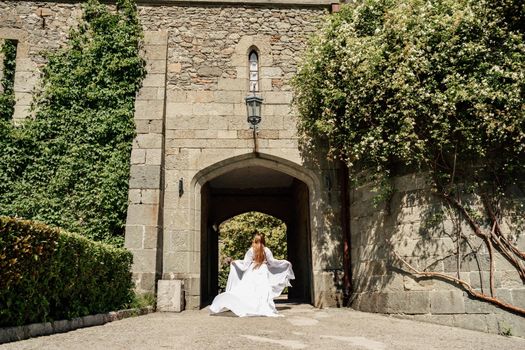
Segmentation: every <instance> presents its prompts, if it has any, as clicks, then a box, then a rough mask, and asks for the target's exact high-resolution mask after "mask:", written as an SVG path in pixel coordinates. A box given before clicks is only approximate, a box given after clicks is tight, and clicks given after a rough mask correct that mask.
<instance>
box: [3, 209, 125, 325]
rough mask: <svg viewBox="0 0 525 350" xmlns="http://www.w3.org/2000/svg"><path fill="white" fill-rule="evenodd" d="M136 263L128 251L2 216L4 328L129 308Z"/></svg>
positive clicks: (34, 223) (31, 222)
mask: <svg viewBox="0 0 525 350" xmlns="http://www.w3.org/2000/svg"><path fill="white" fill-rule="evenodd" d="M131 263H132V255H131V253H130V252H128V251H127V250H124V249H121V248H115V247H113V246H110V245H107V244H104V243H100V242H94V241H91V240H89V239H87V238H85V237H82V236H80V235H77V234H72V233H67V232H63V231H60V230H58V229H56V228H51V227H49V226H46V225H44V224H40V223H36V222H33V221H26V220H19V219H14V218H8V217H0V326H4V327H5V326H14V325H22V324H28V323H34V322H42V321H48V320H59V319H66V318H73V317H78V316H85V315H88V314H96V313H101V312H107V311H111V310H117V309H120V308H122V307H125V306H126V305H127V304H129V303H130V302H131V300H132V296H133V283H132V280H131V272H130V270H131Z"/></svg>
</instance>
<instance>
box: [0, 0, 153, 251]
mask: <svg viewBox="0 0 525 350" xmlns="http://www.w3.org/2000/svg"><path fill="white" fill-rule="evenodd" d="M117 5H118V11H116V12H115V11H110V10H109V9H108V8H107V6H106V5H103V4H100V3H99V2H98V1H96V0H90V1H88V2H87V3H86V4H85V5H84V7H83V8H84V16H83V20H82V21H81V23H80V24H79V26H78V27H77V28H75V29H73V30H72V31H71V32H70V35H69V40H68V42H67V44H66V45H65V47H63V48H61V49H59V50H57V51H56V52H52V53H49V54H48V56H47V58H48V63H47V65H46V66H45V67H44V68H43V71H42V81H41V91H40V94H39V95H38V96H37V97H36V99H35V101H34V114H35V118H34V119H30V120H27V121H26V122H25V124H24V125H23V126H22V127H13V126H12V125H11V124H10V123H7V122H6V123H5V124H0V143H1V146H3V150H4V149H5V150H6V151H3V152H2V154H0V180H3V181H0V190H1V192H2V193H3V195H2V196H0V215H11V216H19V217H25V218H32V219H38V220H41V221H44V222H46V223H48V224H51V225H55V226H60V227H64V228H66V229H68V230H71V231H74V232H79V233H82V234H84V235H86V236H88V237H90V238H94V239H97V240H104V241H107V242H112V243H115V244H122V242H123V227H124V223H125V218H126V209H127V196H128V183H127V181H128V177H129V166H130V165H129V158H130V153H131V147H132V141H133V137H134V135H135V125H134V121H133V113H134V99H135V95H136V92H137V91H138V89H139V88H140V85H141V82H142V79H143V77H144V75H145V68H144V61H143V60H142V58H141V57H140V55H139V48H140V40H141V35H142V34H141V27H140V25H139V23H138V19H137V15H136V8H135V5H134V2H133V1H131V0H121V1H118V2H117Z"/></svg>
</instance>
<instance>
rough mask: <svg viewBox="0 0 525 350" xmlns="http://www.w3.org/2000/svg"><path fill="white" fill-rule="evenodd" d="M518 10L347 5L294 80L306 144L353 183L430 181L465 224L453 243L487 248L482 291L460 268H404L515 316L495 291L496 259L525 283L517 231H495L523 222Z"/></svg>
mask: <svg viewBox="0 0 525 350" xmlns="http://www.w3.org/2000/svg"><path fill="white" fill-rule="evenodd" d="M524 10H525V9H524V7H523V2H522V1H516V0H498V1H493V0H490V1H489V0H481V1H471V0H441V1H420V0H365V1H360V2H358V3H356V4H352V5H346V6H343V8H342V10H341V12H340V13H337V14H334V15H333V16H331V17H330V18H329V20H328V22H327V24H326V25H325V26H324V28H323V29H322V31H321V32H320V34H319V35H318V36H317V37H315V38H314V39H313V40H312V42H311V44H310V47H309V49H308V52H307V54H306V57H305V60H304V63H303V64H302V66H301V67H300V70H299V72H298V74H297V76H296V78H295V90H296V96H297V98H296V106H297V108H298V110H299V113H300V121H299V128H300V130H301V133H302V135H303V145H304V146H305V147H306V148H309V147H310V148H312V147H314V148H315V147H318V145H319V144H324V145H327V148H328V153H329V155H330V156H332V157H339V158H341V159H342V160H344V161H345V162H346V164H347V165H348V167H349V169H350V171H351V176H352V178H354V179H358V180H366V181H370V180H371V179H372V180H373V181H375V182H376V183H378V184H380V186H379V187H380V188H382V189H383V190H384V191H383V193H387V194H388V193H390V192H391V191H392V188H391V186H389V183H390V182H389V178H390V177H392V176H394V175H396V174H399V169H407V168H408V169H411V170H416V171H417V170H419V171H424V172H425V173H426V174H428V175H429V176H428V177H429V182H430V184H429V185H430V187H431V188H432V193H433V194H434V195H435V196H436V197H438V198H439V199H440V200H441V202H442V203H443V204H444V206H447V207H450V208H452V209H453V210H454V211H455V212H456V213H457V214H458V215H459V216H460V217H461V218H462V220H463V221H464V222H465V223H466V225H464V226H462V228H461V229H460V230H459V231H458V232H459V233H458V234H459V236H458V239H459V240H460V241H463V242H464V241H466V240H468V237H467V236H468V235H469V234H472V235H474V236H476V237H477V238H478V239H479V240H480V241H482V242H483V243H484V248H483V249H485V251H486V252H488V254H489V255H490V258H491V267H490V271H489V273H490V291H489V292H480V291H477V290H475V289H474V288H472V287H471V286H470V285H469V283H468V281H465V280H462V279H460V275H459V271H458V274H457V275H456V276H451V275H447V274H442V273H439V272H431V271H418V270H417V269H415V268H414V267H413V266H408V268H409V270H410V271H412V272H414V273H416V274H419V275H423V276H429V277H439V278H442V279H446V280H448V281H450V282H452V283H456V284H458V285H460V286H461V287H462V288H464V289H465V290H467V291H468V292H469V293H470V294H471V295H473V296H475V297H477V298H480V299H483V300H486V301H489V302H492V303H494V304H496V305H499V306H500V307H504V308H507V309H511V310H513V311H515V312H519V313H525V309H523V308H521V307H516V306H513V305H510V304H508V303H507V302H505V301H502V300H501V299H499V298H498V297H497V296H496V295H495V293H494V264H493V261H494V260H493V259H494V253H495V252H498V253H499V254H501V255H502V256H503V257H504V258H505V259H506V260H507V261H509V262H510V263H511V264H512V265H513V266H514V267H515V268H516V270H517V272H518V274H519V276H520V278H521V279H522V281H525V268H524V264H525V253H524V252H523V251H521V250H520V249H518V247H517V246H516V237H517V236H518V234H519V230H516V231H509V230H508V229H504V228H503V225H502V218H503V216H504V215H507V214H508V215H511V216H513V217H514V219H517V218H519V217H520V216H521V217H523V206H522V204H521V203H522V202H520V201H515V200H514V199H516V198H517V197H522V198H523V197H525V193H524V192H523V189H522V184H523V179H524V178H525V177H524V175H525V108H524V107H525V41H524V35H525V30H524V23H525V18H524V16H525V11H524ZM467 198H468V200H467ZM457 258H458V259H460V260H461V256H459V255H458V256H457ZM405 266H406V265H405ZM458 266H459V264H458Z"/></svg>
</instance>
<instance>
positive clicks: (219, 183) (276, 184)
mask: <svg viewBox="0 0 525 350" xmlns="http://www.w3.org/2000/svg"><path fill="white" fill-rule="evenodd" d="M293 180H294V177H292V176H290V175H287V174H285V173H282V172H280V171H277V170H273V169H269V168H265V167H261V166H250V167H245V168H239V169H235V170H232V171H230V172H228V173H226V174H223V175H221V176H218V177H216V178H215V179H213V180H211V181H210V182H209V184H210V187H211V188H215V189H251V188H257V189H261V188H286V187H290V186H292V184H293Z"/></svg>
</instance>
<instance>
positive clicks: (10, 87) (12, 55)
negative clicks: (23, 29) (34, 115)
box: [0, 39, 17, 121]
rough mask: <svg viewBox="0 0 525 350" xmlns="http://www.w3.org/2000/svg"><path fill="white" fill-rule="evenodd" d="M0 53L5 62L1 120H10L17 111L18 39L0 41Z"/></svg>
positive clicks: (3, 64)
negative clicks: (15, 88) (16, 70)
mask: <svg viewBox="0 0 525 350" xmlns="http://www.w3.org/2000/svg"><path fill="white" fill-rule="evenodd" d="M0 43H1V47H0V53H2V56H3V58H4V59H3V62H0V64H1V65H2V67H1V68H0V69H2V72H3V76H2V80H1V81H0V85H1V86H2V89H1V93H0V120H2V121H6V120H9V119H10V118H11V117H12V116H13V113H14V111H15V91H14V85H15V69H16V46H17V45H16V40H9V39H7V40H4V41H3V42H2V41H0Z"/></svg>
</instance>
